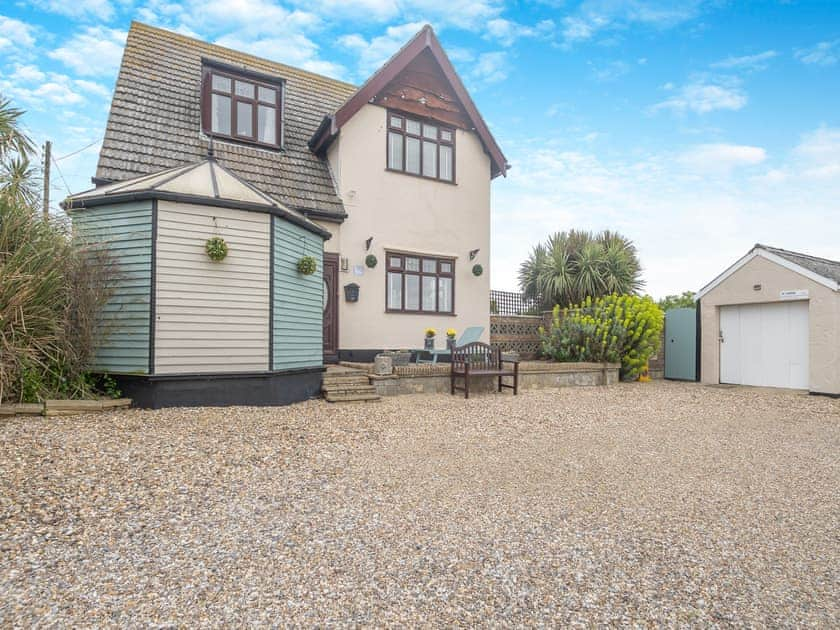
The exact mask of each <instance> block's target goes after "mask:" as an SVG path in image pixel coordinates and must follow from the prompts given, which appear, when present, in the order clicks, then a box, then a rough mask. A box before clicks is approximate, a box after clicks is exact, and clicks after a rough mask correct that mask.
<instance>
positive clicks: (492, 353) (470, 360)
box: [449, 341, 519, 398]
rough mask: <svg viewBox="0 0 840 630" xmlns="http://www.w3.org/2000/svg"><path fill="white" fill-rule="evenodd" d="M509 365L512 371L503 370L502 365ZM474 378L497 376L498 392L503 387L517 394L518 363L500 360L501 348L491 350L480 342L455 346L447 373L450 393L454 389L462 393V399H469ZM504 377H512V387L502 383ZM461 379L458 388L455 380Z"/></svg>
mask: <svg viewBox="0 0 840 630" xmlns="http://www.w3.org/2000/svg"><path fill="white" fill-rule="evenodd" d="M505 363H510V364H512V365H513V369H510V368H505V367H504V364H505ZM474 376H497V377H498V379H499V391H502V388H503V387H507V388H508V389H512V390H513V395H514V396H516V395H517V394H518V393H519V361H518V360H509V359H503V358H502V350H501V348H493V347H492V346H490V345H489V344H486V343H482V342H481V341H474V342H472V343H468V344H465V345H463V346H457V347H456V348H455V349H454V350H453V351H452V364H451V367H450V371H449V383H450V393H451V394H453V395H454V394H455V390H456V389H462V390H463V391H464V398H469V397H470V379H471V378H472V377H474ZM505 376H511V377H513V385H509V384H507V383H505V382H503V380H502V379H503V378H504V377H505ZM458 378H463V379H464V386H463V387H458V386H457V385H456V384H455V381H456V379H458Z"/></svg>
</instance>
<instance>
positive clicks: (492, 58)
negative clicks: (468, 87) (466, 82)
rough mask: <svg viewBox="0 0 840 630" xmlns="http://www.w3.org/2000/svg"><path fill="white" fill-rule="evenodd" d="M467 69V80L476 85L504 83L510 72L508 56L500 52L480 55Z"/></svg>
mask: <svg viewBox="0 0 840 630" xmlns="http://www.w3.org/2000/svg"><path fill="white" fill-rule="evenodd" d="M468 68H469V70H468V73H467V77H468V79H470V80H471V81H473V82H475V83H476V84H478V85H489V84H491V83H499V82H500V81H504V80H505V79H506V78H507V76H508V73H509V72H510V64H509V63H508V55H507V53H506V52H503V51H501V50H499V51H495V52H486V53H481V54H480V55H479V56H478V59H477V60H476V62H475V63H474V64H472V65H471V66H469V67H468Z"/></svg>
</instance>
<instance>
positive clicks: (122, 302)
mask: <svg viewBox="0 0 840 630" xmlns="http://www.w3.org/2000/svg"><path fill="white" fill-rule="evenodd" d="M508 168H509V166H508V164H507V162H506V160H505V157H504V155H503V154H502V152H501V150H500V148H499V146H498V144H497V143H496V141H495V139H494V138H493V136H492V134H491V133H490V131H489V128H488V127H487V124H486V123H485V121H484V120H483V119H482V117H481V115H480V114H479V112H478V110H477V109H476V107H475V104H474V103H473V101H472V99H471V98H470V95H469V94H468V93H467V91H466V89H465V87H464V85H463V83H462V82H461V80H460V79H459V78H458V75H457V73H456V72H455V70H454V68H453V67H452V64H451V63H450V61H449V59H448V58H447V56H446V54H445V52H444V51H443V49H442V48H441V45H440V43H439V41H438V40H437V37H436V36H435V34H434V32H433V31H432V29H431V28H430V27H428V26H426V27H424V28H423V29H422V30H421V31H420V32H419V33H417V35H415V36H414V37H413V38H412V39H411V40H410V41H409V42H408V43H407V44H406V45H405V46H404V47H403V48H402V49H401V50H400V51H398V52H397V53H396V54H395V55H394V56H393V57H392V58H391V59H390V60H389V61H388V62H387V63H386V64H385V65H384V66H383V67H382V68H380V69H379V70H378V71H377V72H376V73H375V74H374V75H373V76H371V77H370V78H369V79H368V80H367V81H366V82H365V83H364V84H363V85H362V86H361V87H358V88H357V87H355V86H352V85H350V84H347V83H344V82H341V81H336V80H333V79H329V78H326V77H322V76H319V75H316V74H313V73H310V72H306V71H303V70H300V69H297V68H292V67H289V66H286V65H283V64H278V63H274V62H271V61H268V60H265V59H260V58H258V57H254V56H251V55H247V54H244V53H240V52H237V51H233V50H230V49H227V48H223V47H220V46H216V45H213V44H209V43H206V42H201V41H198V40H195V39H192V38H189V37H185V36H183V35H179V34H176V33H172V32H168V31H165V30H161V29H158V28H153V27H151V26H147V25H144V24H140V23H136V22H135V23H132V26H131V29H130V31H129V34H128V39H127V42H126V48H125V52H124V55H123V60H122V64H121V67H120V72H119V76H118V78H117V83H116V87H115V91H114V97H113V100H112V103H111V110H110V114H109V117H108V124H107V128H106V133H105V139H104V141H103V145H102V149H101V152H100V155H99V163H98V166H97V170H96V176H95V177H94V178H93V182H94V184H95V185H96V186H97V188H96V189H94V190H92V191H89V192H87V193H84V194H82V195H78V196H76V197H74V198H73V199H71V200H69V202H68V204H67V207H68V209H69V210H70V212H71V214H72V216H73V217H74V223H75V224H76V225H77V226H78V228H79V230H81V231H82V232H83V233H86V234H87V235H88V236H90V237H91V238H105V239H106V240H107V241H108V242H109V243H111V245H112V250H113V251H114V252H116V255H117V258H118V260H119V261H120V262H121V263H123V265H124V266H125V267H126V268H127V269H128V273H127V274H125V277H126V279H125V280H124V281H123V284H121V285H120V287H119V289H118V291H117V295H116V296H115V298H114V300H113V303H112V304H110V305H109V312H110V313H111V315H110V316H109V317H110V319H109V320H108V326H109V327H110V329H109V331H108V332H109V337H108V341H107V342H106V344H105V345H104V346H103V348H102V349H101V351H100V355H99V357H98V361H97V366H96V367H97V369H101V370H104V371H108V372H110V373H112V374H115V375H116V376H118V377H119V380H120V381H121V383H123V384H124V385H126V386H127V391H129V393H132V392H133V393H134V395H135V397H137V398H138V399H139V400H141V401H146V402H147V403H148V404H149V405H151V406H162V405H166V404H207V403H209V402H212V403H213V404H232V403H247V402H254V403H265V404H276V403H280V402H290V401H292V400H299V399H302V398H305V397H308V396H310V395H312V394H313V393H315V392H316V391H317V388H318V387H319V385H320V375H321V374H320V373H321V372H322V371H323V365H324V363H325V362H327V363H329V362H335V361H338V360H345V359H346V360H372V358H373V356H374V355H375V354H376V353H378V352H381V351H382V350H384V349H400V348H416V347H418V346H421V343H422V338H423V331H424V329H425V328H427V327H434V328H437V329H439V330H444V329H447V328H455V329H457V330H459V331H460V330H463V329H464V328H466V327H468V326H475V325H478V326H483V327H484V330H485V332H484V337H485V341H486V340H487V337H488V335H489V328H490V326H489V309H488V304H489V273H488V271H487V269H488V267H489V264H488V263H489V254H490V183H491V180H492V179H493V178H495V177H497V176H498V175H504V174H505V173H506V170H507V169H508ZM212 238H218V239H222V240H224V241H225V243H226V244H227V245H228V246H229V255H228V257H227V258H225V260H222V261H211V260H209V259H208V256H207V253H206V252H205V247H206V246H207V244H208V240H209V239H212ZM136 247H140V250H138V251H134V249H133V248H136ZM304 256H312V257H314V258H315V259H316V271H315V272H314V273H311V274H308V275H305V274H301V273H300V272H298V271H297V269H296V264H297V262H299V261H300V259H301V258H303V257H304ZM147 259H148V260H147ZM135 264H140V268H137V269H136V268H135V267H133V265H135ZM135 272H136V273H138V274H140V276H139V277H135V276H132V274H134V273H135ZM144 283H145V284H144ZM139 285H142V286H139ZM316 302H317V306H318V308H317V309H316V308H314V306H313V305H314V304H315V303H316ZM128 313H132V315H127V314H128ZM146 321H148V326H145V322H146ZM144 326H145V327H144ZM284 335H285V336H284ZM438 343H439V344H442V343H443V341H442V340H440V341H439V342H438ZM132 353H134V354H136V355H137V356H134V360H132V361H128V362H123V363H120V362H119V361H118V360H117V359H118V358H120V357H123V358H125V357H126V356H127V355H131V354H132ZM279 390H283V391H282V393H278V391H279Z"/></svg>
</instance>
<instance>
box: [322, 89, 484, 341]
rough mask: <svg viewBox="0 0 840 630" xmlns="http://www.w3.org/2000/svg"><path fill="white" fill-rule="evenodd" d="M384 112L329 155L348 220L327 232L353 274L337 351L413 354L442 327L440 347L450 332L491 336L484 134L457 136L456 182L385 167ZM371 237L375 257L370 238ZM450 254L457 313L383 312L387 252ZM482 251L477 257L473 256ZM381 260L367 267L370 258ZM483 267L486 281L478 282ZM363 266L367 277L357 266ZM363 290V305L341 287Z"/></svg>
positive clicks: (369, 112) (374, 110) (371, 111)
mask: <svg viewBox="0 0 840 630" xmlns="http://www.w3.org/2000/svg"><path fill="white" fill-rule="evenodd" d="M386 112H387V110H386V109H385V108H382V107H378V106H375V105H365V106H364V107H363V108H362V109H361V110H359V112H358V113H357V114H356V115H355V116H353V118H352V119H350V121H348V122H347V123H346V124H345V125H344V127H342V129H341V133H340V134H339V136H338V138H337V139H336V142H334V143H333V145H332V146H331V147H330V149H329V152H328V158H329V162H330V167H331V168H332V171H333V175H334V177H335V179H336V181H337V183H338V188H339V194H340V195H341V198H342V200H343V201H344V207H345V209H346V211H347V213H348V215H349V216H348V218H347V219H346V220H345V222H344V223H343V224H341V225H340V226H338V225H336V224H333V223H323V224H322V225H323V226H324V227H325V228H326V229H327V230H329V231H330V232H332V234H333V237H332V238H331V239H330V240H328V241H326V243H325V244H324V246H325V250H326V251H328V252H336V253H339V254H340V256H342V257H347V258H348V262H349V272H340V273H339V291H340V295H339V304H340V306H339V347H340V348H342V349H353V350H359V349H381V348H416V347H418V346H422V342H423V329H424V328H426V327H427V326H432V327H434V328H436V329H438V334H439V336H440V337H439V339H438V341H437V344H438V346H441V347H442V346H443V334H444V331H445V330H446V329H447V328H450V327H451V328H455V329H456V330H458V333H459V334H460V333H461V332H462V331H463V330H464V329H465V328H467V327H468V326H483V327H484V336H483V338H482V340H483V341H488V340H489V336H490V305H489V299H490V298H489V296H490V262H489V261H490V158H489V157H488V156H487V154H486V153H485V152H484V150H483V148H482V146H481V142H480V140H479V138H478V136H477V135H476V134H475V133H473V132H468V131H463V130H458V131H457V133H456V140H455V160H456V168H455V177H456V185H452V184H449V183H444V182H438V181H434V180H426V179H423V178H420V177H414V176H411V175H404V174H401V173H392V172H389V171H386V170H385V159H386V156H385V134H386V128H385V125H386ZM371 236H372V237H373V245H372V247H371V250H370V252H368V251H365V241H366V240H367V239H368V238H369V237H371ZM386 249H389V250H399V251H404V252H414V253H420V254H437V255H439V256H446V257H452V258H455V259H456V263H455V273H456V277H455V313H456V315H455V316H449V315H442V314H410V315H409V314H402V313H386V312H385V250H386ZM473 249H480V250H481V251H480V253H479V254H478V256H477V257H476V259H475V260H473V261H471V260H469V251H470V250H473ZM368 253H373V254H375V255H376V257H377V258H378V260H379V264H378V265H377V267H376V268H375V269H368V268H367V267H365V266H364V260H365V256H366V255H367V254H368ZM475 263H479V264H481V265H482V266H483V267H484V274H483V275H482V276H480V277H476V276H474V275H473V274H472V267H473V265H474V264H475ZM357 265H361V266H362V267H363V270H364V273H363V275H361V276H357V275H354V273H353V268H354V267H355V266H357ZM351 282H355V283H356V284H358V285H359V286H360V297H359V302H357V303H347V302H346V301H345V300H344V294H343V293H344V291H343V287H344V285H346V284H348V283H351Z"/></svg>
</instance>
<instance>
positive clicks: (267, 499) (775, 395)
mask: <svg viewBox="0 0 840 630" xmlns="http://www.w3.org/2000/svg"><path fill="white" fill-rule="evenodd" d="M839 453H840V400H832V399H828V398H824V397H814V396H807V395H803V394H800V393H794V392H783V391H768V390H757V389H746V388H731V389H727V388H714V387H705V386H701V385H697V384H680V383H663V382H658V383H656V382H655V383H648V384H622V385H617V386H613V387H609V388H569V389H563V390H555V391H546V390H542V391H529V392H526V393H524V394H523V395H520V396H518V397H516V398H514V397H512V396H510V395H509V394H505V395H482V396H476V397H475V398H472V399H470V400H467V401H465V400H463V399H462V398H460V397H450V396H446V395H417V396H401V397H395V398H389V399H384V400H383V401H382V402H381V403H375V404H367V405H346V406H334V405H329V404H326V403H323V402H320V401H311V402H307V403H303V404H300V405H294V406H291V407H284V408H248V407H236V408H226V409H210V408H205V409H169V410H160V411H139V410H130V411H120V412H113V413H110V414H101V415H91V416H75V417H67V418H62V417H59V418H49V419H38V418H22V417H20V418H13V419H8V420H3V421H0V558H2V562H0V625H3V626H9V625H13V624H14V625H21V626H22V625H31V624H36V623H37V624H41V625H76V626H79V625H85V626H90V625H98V626H99V625H142V626H146V625H165V626H171V625H188V626H220V625H231V624H235V625H246V624H247V625H270V624H284V625H285V624H300V625H303V624H305V625H312V624H320V625H327V624H330V625H342V626H343V625H377V626H381V625H403V624H432V625H461V626H463V625H474V624H479V623H481V624H487V625H503V626H512V625H533V624H538V625H539V624H542V625H552V626H554V625H561V624H563V625H565V624H580V625H593V624H639V625H654V624H667V625H683V624H689V625H704V626H705V625H710V624H712V625H713V624H717V625H727V626H728V625H747V626H754V625H771V626H798V625H808V624H809V625H816V626H825V627H830V626H834V627H837V625H838V624H840V598H838V593H840V537H839V536H838V531H840V501H838V498H839V497H838V488H840V465H838V454H839Z"/></svg>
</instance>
